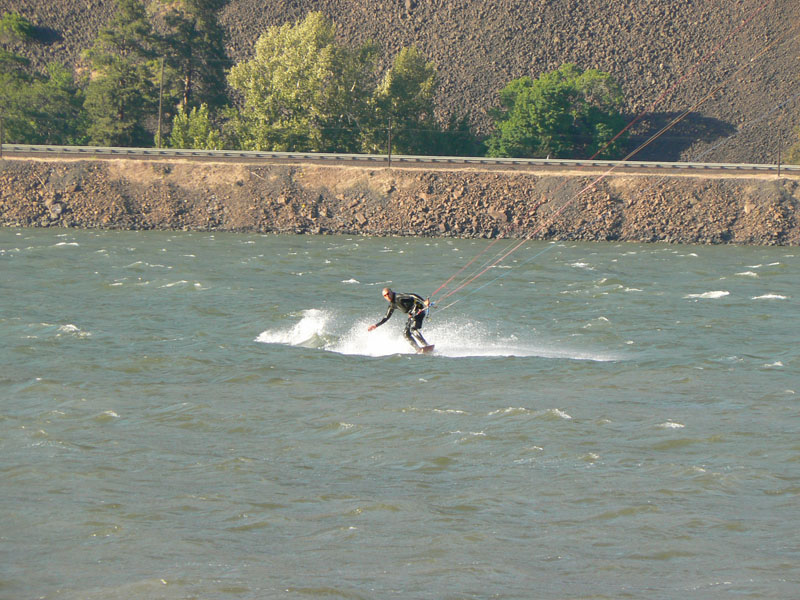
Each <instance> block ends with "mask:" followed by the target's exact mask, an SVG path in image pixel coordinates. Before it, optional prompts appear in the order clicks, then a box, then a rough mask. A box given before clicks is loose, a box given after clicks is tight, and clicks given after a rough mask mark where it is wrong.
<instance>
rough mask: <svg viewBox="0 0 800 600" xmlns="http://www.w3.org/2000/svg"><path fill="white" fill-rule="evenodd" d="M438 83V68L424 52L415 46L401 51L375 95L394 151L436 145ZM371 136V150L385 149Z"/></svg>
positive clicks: (420, 151) (416, 150)
mask: <svg viewBox="0 0 800 600" xmlns="http://www.w3.org/2000/svg"><path fill="white" fill-rule="evenodd" d="M436 86H437V77H436V68H435V67H434V66H433V64H432V63H430V62H428V61H427V60H426V59H425V56H424V55H423V54H422V52H420V51H419V50H418V49H417V48H416V47H415V46H410V47H406V48H403V49H402V50H400V52H399V53H398V54H397V56H396V57H395V59H394V63H393V64H392V67H391V68H390V69H389V71H388V72H387V73H386V75H385V76H384V78H383V81H382V82H381V84H380V85H379V86H378V88H377V90H376V91H375V95H374V98H373V103H374V105H375V107H376V116H377V121H378V123H379V124H382V125H383V127H384V128H385V127H391V130H392V152H397V153H400V154H424V153H425V152H426V151H427V150H429V149H430V148H431V146H432V145H434V137H435V136H434V133H435V132H436V130H437V127H436V120H435V118H434V113H433V111H434V96H435V94H436ZM379 131H380V130H379ZM372 137H373V139H372V140H371V143H369V146H370V147H369V148H368V149H370V150H372V151H378V150H380V149H385V147H386V145H385V143H383V144H382V140H381V139H380V138H379V137H378V138H377V139H375V138H376V136H375V135H373V136H372ZM381 144H382V145H381Z"/></svg>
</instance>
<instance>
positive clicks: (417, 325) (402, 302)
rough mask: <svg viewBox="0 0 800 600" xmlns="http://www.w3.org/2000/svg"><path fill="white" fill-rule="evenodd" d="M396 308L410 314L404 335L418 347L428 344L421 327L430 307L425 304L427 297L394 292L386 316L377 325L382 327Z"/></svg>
mask: <svg viewBox="0 0 800 600" xmlns="http://www.w3.org/2000/svg"><path fill="white" fill-rule="evenodd" d="M396 308H397V309H399V310H401V311H403V312H404V313H407V314H408V321H407V322H406V328H405V329H404V330H403V335H404V336H405V337H406V339H407V340H408V341H409V342H410V343H411V345H412V346H414V348H416V349H420V348H422V347H425V346H427V345H428V342H426V341H425V338H424V337H422V333H421V332H420V329H422V321H423V319H425V315H426V314H428V307H427V306H425V299H424V298H422V297H421V296H418V295H417V294H401V293H399V292H394V297H393V298H392V301H391V302H389V310H387V311H386V316H385V317H383V318H382V319H381V320H380V321H378V322H377V323H375V327H380V326H381V325H383V324H384V323H386V321H388V320H389V317H391V316H392V313H393V312H394V310H395V309H396ZM420 344H421V345H420Z"/></svg>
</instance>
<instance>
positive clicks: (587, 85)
mask: <svg viewBox="0 0 800 600" xmlns="http://www.w3.org/2000/svg"><path fill="white" fill-rule="evenodd" d="M623 103H624V102H623V96H622V91H621V89H620V87H619V85H618V84H617V83H616V82H615V81H614V80H613V79H612V78H611V76H610V75H609V74H608V73H603V72H601V71H598V70H596V69H589V70H587V71H581V70H580V69H579V68H578V67H576V66H575V65H573V64H565V65H563V66H562V67H561V68H560V69H558V70H556V71H552V72H551V73H547V74H545V75H542V76H541V77H540V78H539V79H537V80H531V79H530V77H522V78H520V79H515V80H513V81H511V82H510V83H509V84H508V85H506V87H504V88H503V89H502V90H500V108H499V110H497V111H495V113H494V120H495V127H496V132H495V133H494V134H493V135H492V136H491V137H490V138H489V140H488V154H489V156H516V157H539V158H544V157H547V156H553V157H560V158H567V157H586V156H591V155H594V154H595V153H598V152H599V156H601V157H614V156H617V155H618V154H619V152H620V151H621V145H622V141H621V140H616V141H615V142H613V143H610V144H609V142H610V141H611V139H612V138H613V136H614V135H615V133H616V132H617V131H620V130H621V129H622V128H623V126H624V119H623V117H622V114H621V110H622V107H623ZM606 144H609V145H608V147H606Z"/></svg>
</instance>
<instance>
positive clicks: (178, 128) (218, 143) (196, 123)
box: [169, 104, 222, 150]
mask: <svg viewBox="0 0 800 600" xmlns="http://www.w3.org/2000/svg"><path fill="white" fill-rule="evenodd" d="M169 145H170V146H171V147H172V148H197V149H200V150H220V149H221V148H222V137H221V135H220V133H219V131H217V130H216V129H215V128H214V126H213V124H212V123H211V119H210V118H209V115H208V106H206V105H205V104H202V105H201V106H200V108H199V109H198V108H193V109H192V110H191V111H190V112H189V113H187V112H186V111H185V110H184V108H183V107H182V106H181V107H179V108H178V113H177V114H176V115H175V119H174V120H173V122H172V133H171V135H170V138H169Z"/></svg>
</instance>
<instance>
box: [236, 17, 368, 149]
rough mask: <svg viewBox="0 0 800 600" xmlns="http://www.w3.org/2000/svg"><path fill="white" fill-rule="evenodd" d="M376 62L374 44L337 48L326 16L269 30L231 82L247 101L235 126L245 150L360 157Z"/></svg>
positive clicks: (330, 23)
mask: <svg viewBox="0 0 800 600" xmlns="http://www.w3.org/2000/svg"><path fill="white" fill-rule="evenodd" d="M374 63H375V50H374V47H373V46H372V45H370V44H365V45H363V46H361V47H358V48H349V47H346V46H343V45H340V44H339V43H337V42H336V40H335V25H334V24H333V22H332V21H330V20H329V19H328V18H326V17H325V16H324V15H322V13H310V14H309V15H308V16H307V17H306V18H305V19H304V20H303V21H302V22H300V23H298V24H296V25H292V24H286V25H283V26H280V27H270V28H269V29H268V30H267V31H266V32H265V33H264V34H263V35H262V36H261V37H260V38H259V39H258V41H257V42H256V46H255V57H254V58H253V59H252V60H249V61H245V62H241V63H239V64H237V65H235V66H234V67H233V68H232V69H231V72H230V75H229V77H228V81H229V83H230V85H231V87H232V88H233V89H234V90H236V91H237V92H239V93H240V94H241V96H242V100H243V107H242V110H241V111H240V113H239V116H238V118H237V122H236V132H237V136H238V138H239V140H240V143H241V145H242V147H244V148H247V149H253V150H297V151H312V152H315V151H316V152H325V151H334V150H338V151H356V150H357V149H358V148H359V146H360V137H361V134H360V129H361V126H362V123H363V121H364V120H365V118H366V114H365V108H366V106H367V102H366V100H367V98H368V94H369V87H368V83H369V81H370V79H371V77H370V73H371V71H372V69H373V68H374Z"/></svg>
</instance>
